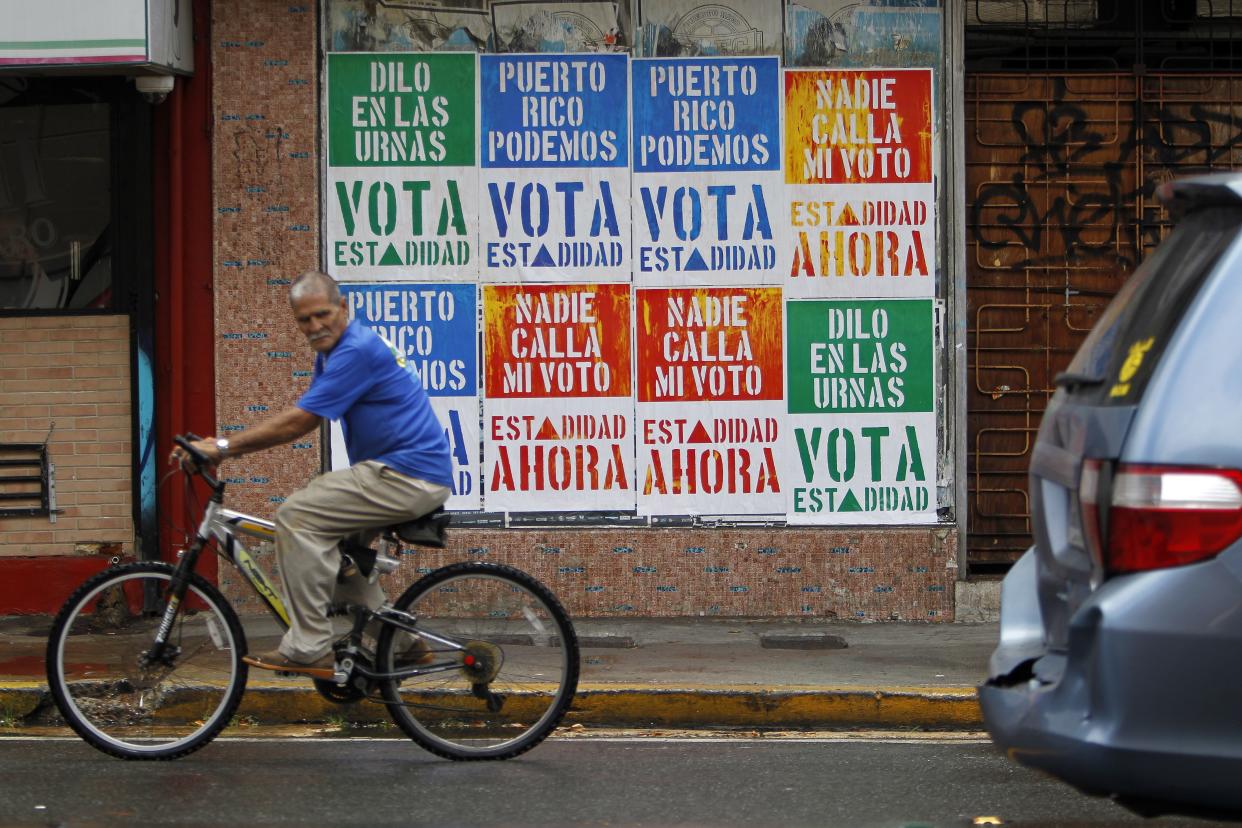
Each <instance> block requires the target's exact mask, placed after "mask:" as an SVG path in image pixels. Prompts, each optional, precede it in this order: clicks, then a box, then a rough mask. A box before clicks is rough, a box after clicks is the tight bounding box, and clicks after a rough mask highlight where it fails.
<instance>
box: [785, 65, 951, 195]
mask: <svg viewBox="0 0 1242 828" xmlns="http://www.w3.org/2000/svg"><path fill="white" fill-rule="evenodd" d="M931 180H932V84H931V70H930V69H863V70H851V71H828V70H796V71H795V70H791V71H786V72H785V181H786V182H788V183H790V184H901V183H912V182H922V183H931Z"/></svg>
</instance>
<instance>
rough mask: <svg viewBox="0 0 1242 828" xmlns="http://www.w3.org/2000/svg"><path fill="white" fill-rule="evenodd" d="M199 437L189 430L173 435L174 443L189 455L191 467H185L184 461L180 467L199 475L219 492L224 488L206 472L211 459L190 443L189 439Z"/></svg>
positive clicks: (197, 438)
mask: <svg viewBox="0 0 1242 828" xmlns="http://www.w3.org/2000/svg"><path fill="white" fill-rule="evenodd" d="M201 439H203V438H202V437H199V436H198V435H197V434H195V433H193V432H191V431H187V432H186V433H185V434H177V435H175V436H174V437H173V442H174V443H176V444H177V445H178V446H179V447H180V448H181V450H182V451H184V452H185V453H186V454H188V455H189V456H190V465H191V467H192V468H191V469H186V464H185V463H184V462H183V463H182V464H181V468H182V469H185V470H186V471H187V472H190V473H193V474H197V475H199V476H200V477H202V478H203V480H204V481H206V483H207V485H208V486H211V488H212V489H214V490H215V491H217V492H219V491H221V490H222V489H223V488H224V486H223V484H222V483H220V481H219V480H217V479H216V478H215V477H213V476H212V475H210V474H209V473H208V472H207V467H208V466H210V465H211V459H210V458H208V457H207V455H205V454H203V453H202V452H201V451H199V450H198V449H196V448H194V446H193V445H191V441H194V440H201Z"/></svg>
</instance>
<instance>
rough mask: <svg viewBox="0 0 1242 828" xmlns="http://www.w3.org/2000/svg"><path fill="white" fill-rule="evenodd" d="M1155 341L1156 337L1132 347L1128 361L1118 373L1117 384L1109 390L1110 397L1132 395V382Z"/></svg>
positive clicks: (1148, 338) (1127, 357) (1150, 337)
mask: <svg viewBox="0 0 1242 828" xmlns="http://www.w3.org/2000/svg"><path fill="white" fill-rule="evenodd" d="M1155 341H1156V338H1155V337H1154V336H1149V337H1147V338H1146V339H1144V340H1141V341H1139V342H1135V343H1134V344H1133V345H1131V346H1130V353H1128V354H1126V361H1125V362H1123V363H1121V370H1120V371H1118V372H1117V382H1116V383H1115V384H1114V385H1113V387H1112V388H1110V389H1109V391H1108V396H1110V397H1124V396H1125V395H1126V394H1129V393H1130V380H1132V379H1134V375H1135V374H1137V373H1138V370H1139V368H1140V367H1141V366H1142V365H1143V357H1144V356H1146V355H1147V352H1148V351H1150V350H1151V346H1152V345H1153V344H1154V343H1155Z"/></svg>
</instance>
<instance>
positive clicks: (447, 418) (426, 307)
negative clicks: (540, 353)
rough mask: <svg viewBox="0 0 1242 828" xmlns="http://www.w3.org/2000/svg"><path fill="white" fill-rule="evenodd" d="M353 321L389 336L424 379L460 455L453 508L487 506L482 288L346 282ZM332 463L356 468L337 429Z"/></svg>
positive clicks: (452, 448) (453, 449) (455, 457)
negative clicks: (481, 478)
mask: <svg viewBox="0 0 1242 828" xmlns="http://www.w3.org/2000/svg"><path fill="white" fill-rule="evenodd" d="M341 293H342V295H344V297H345V301H346V305H347V306H348V308H349V316H350V318H351V319H357V320H359V321H361V322H362V323H363V324H365V325H366V326H367V327H369V328H370V329H371V330H373V331H375V332H376V333H377V334H379V335H380V336H382V337H383V338H384V339H385V340H386V341H387V342H388V344H389V345H391V346H392V347H393V348H394V349H395V350H396V351H397V353H398V354H400V355H401V357H402V358H403V359H404V360H405V362H406V367H407V368H408V369H410V370H412V371H413V372H414V373H416V374H417V375H418V376H419V379H421V380H422V383H423V387H424V388H426V389H427V394H428V395H429V396H430V397H431V407H432V408H433V409H434V410H435V412H436V416H437V417H438V418H439V420H440V424H441V425H442V426H443V427H444V434H445V436H446V437H447V438H448V441H449V450H450V451H451V453H452V456H453V466H454V471H453V492H452V495H451V496H450V497H449V499H448V502H447V503H446V504H445V508H448V509H459V510H460V509H479V508H481V507H482V500H481V497H480V487H479V485H478V474H479V446H480V433H479V355H478V286H477V285H473V284H470V285H460V284H422V283H420V284H348V285H341ZM332 432H333V433H332V466H333V468H342V467H344V466H345V465H347V464H348V461H347V459H346V457H345V451H344V445H343V443H342V442H341V439H340V433H339V429H338V428H337V427H336V426H335V425H334V426H333V429H332Z"/></svg>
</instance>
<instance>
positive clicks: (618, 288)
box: [483, 284, 631, 399]
mask: <svg viewBox="0 0 1242 828" xmlns="http://www.w3.org/2000/svg"><path fill="white" fill-rule="evenodd" d="M483 314H484V320H483V340H484V353H485V354H486V357H485V368H484V370H485V377H484V388H485V392H486V394H487V396H488V398H491V399H524V398H526V399H529V398H545V399H563V398H566V397H628V396H630V394H631V391H630V287H629V285H618V284H608V285H598V284H584V285H486V286H484V288H483Z"/></svg>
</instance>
